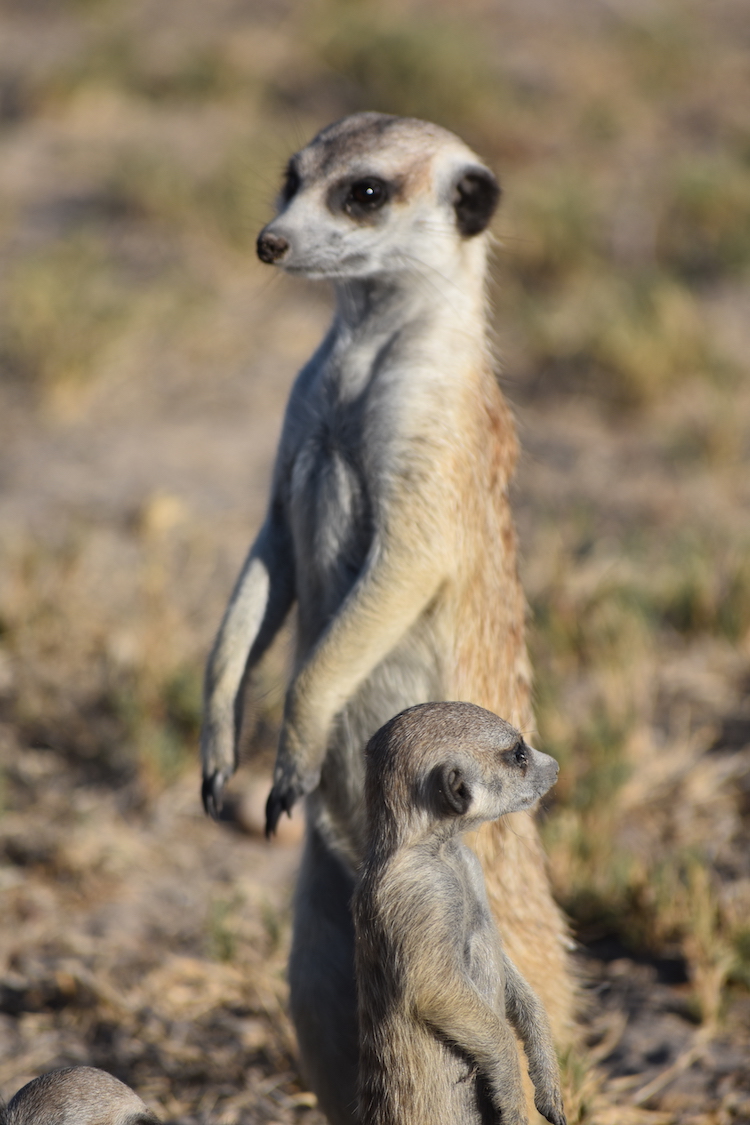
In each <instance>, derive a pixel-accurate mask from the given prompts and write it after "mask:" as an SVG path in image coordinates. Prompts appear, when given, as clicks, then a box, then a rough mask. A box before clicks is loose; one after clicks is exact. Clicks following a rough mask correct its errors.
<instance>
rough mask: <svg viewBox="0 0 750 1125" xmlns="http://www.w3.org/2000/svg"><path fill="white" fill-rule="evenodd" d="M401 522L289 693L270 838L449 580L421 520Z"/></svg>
mask: <svg viewBox="0 0 750 1125" xmlns="http://www.w3.org/2000/svg"><path fill="white" fill-rule="evenodd" d="M401 521H403V523H401ZM393 522H394V524H395V525H396V526H397V527H399V532H398V535H396V534H394V535H391V536H386V537H385V539H386V542H387V546H384V547H381V546H380V545H379V543H378V542H376V544H375V546H374V547H373V549H372V551H371V552H370V556H369V559H368V561H367V563H366V565H365V567H364V569H363V572H362V574H361V575H360V577H359V578H358V580H357V582H356V583H355V585H354V586H353V587H352V589H351V591H350V592H349V594H348V596H347V598H346V599H345V601H344V603H343V605H342V606H341V608H340V610H339V611H338V613H337V614H336V616H335V617H334V618H333V620H332V621H331V623H330V625H329V626H328V628H327V629H326V631H325V632H324V633H323V635H322V637H321V638H320V640H319V642H318V644H317V645H316V647H315V648H314V650H313V651H312V653H311V655H310V657H309V658H308V660H307V661H306V662H305V664H304V665H303V666H302V668H301V669H300V671H299V673H298V675H297V677H296V678H295V680H294V681H293V683H292V684H291V686H290V688H289V691H288V694H287V700H286V706H285V711H284V725H283V727H282V732H281V739H280V742H279V752H278V757H277V759H276V769H275V772H274V787H273V790H272V791H271V795H270V797H269V800H268V806H267V810H266V817H267V821H266V823H267V831H269V832H273V831H274V829H275V827H276V823H277V822H278V819H279V816H280V815H281V812H282V811H284V810H285V811H287V812H288V811H289V810H290V809H291V807H292V805H293V804H294V802H295V801H296V800H297V798H298V797H300V796H302V795H303V794H305V793H310V792H312V790H313V789H314V788H315V786H316V785H317V784H318V781H319V779H320V771H321V768H322V765H323V759H324V756H325V750H326V739H327V736H328V731H329V728H330V726H331V723H332V721H333V719H334V716H335V715H336V713H337V712H338V711H340V710H341V708H342V707H343V706H344V705H345V704H346V702H347V700H349V699H350V698H351V696H352V695H353V694H354V692H355V691H356V690H357V688H358V687H359V685H360V684H361V683H362V681H363V680H365V679H366V678H367V676H368V675H369V674H370V673H371V672H372V671H373V669H374V668H375V667H376V666H377V665H378V664H379V663H380V661H381V660H383V658H384V657H386V656H387V655H388V653H389V652H390V651H391V650H392V649H393V648H394V647H395V645H396V644H397V643H398V642H399V641H400V640H401V638H402V637H403V635H404V634H405V633H406V631H407V630H408V629H409V627H410V626H411V625H412V624H413V623H414V622H415V621H416V620H417V618H418V617H419V615H420V614H421V613H422V611H423V610H424V609H425V607H426V606H427V605H429V603H430V601H431V600H432V599H433V598H434V596H435V594H436V592H437V590H438V589H439V587H440V584H441V582H442V581H443V579H444V577H445V573H446V568H445V566H444V563H443V561H442V559H441V558H440V553H441V552H440V548H439V547H438V546H436V547H435V548H434V549H432V548H431V547H429V546H428V545H427V544H426V543H425V538H426V537H425V535H424V534H423V533H422V534H420V529H419V527H418V526H415V523H416V521H415V519H414V517H413V515H412V514H411V513H409V512H405V513H404V514H403V515H402V516H400V517H399V516H398V515H396V516H395V517H394V519H393ZM404 529H407V530H408V532H409V534H408V536H407V535H406V534H405V533H404Z"/></svg>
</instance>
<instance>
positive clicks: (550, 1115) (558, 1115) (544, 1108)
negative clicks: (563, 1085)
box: [534, 1094, 567, 1125]
mask: <svg viewBox="0 0 750 1125" xmlns="http://www.w3.org/2000/svg"><path fill="white" fill-rule="evenodd" d="M534 1105H535V1106H536V1108H537V1109H538V1110H539V1112H540V1113H541V1115H542V1117H545V1118H546V1119H547V1121H549V1122H551V1125H567V1122H566V1119H565V1111H564V1109H563V1107H562V1098H561V1097H560V1095H559V1094H556V1095H553V1097H551V1098H550V1099H546V1098H540V1097H537V1098H535V1099H534Z"/></svg>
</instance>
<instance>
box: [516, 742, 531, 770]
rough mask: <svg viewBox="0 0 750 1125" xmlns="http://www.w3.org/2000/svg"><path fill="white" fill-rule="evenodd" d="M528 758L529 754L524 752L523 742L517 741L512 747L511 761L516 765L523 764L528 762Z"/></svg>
mask: <svg viewBox="0 0 750 1125" xmlns="http://www.w3.org/2000/svg"><path fill="white" fill-rule="evenodd" d="M528 760H529V756H528V754H527V753H526V747H525V746H524V744H523V742H519V743H518V744H517V745H516V746H515V747H514V748H513V761H514V762H515V763H516V765H518V766H525V765H526V764H527V763H528Z"/></svg>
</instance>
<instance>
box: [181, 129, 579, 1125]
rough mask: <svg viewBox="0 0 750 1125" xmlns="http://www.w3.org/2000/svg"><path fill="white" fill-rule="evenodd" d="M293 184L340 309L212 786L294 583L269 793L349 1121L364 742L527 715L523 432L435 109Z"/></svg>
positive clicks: (289, 261) (312, 390) (350, 146)
mask: <svg viewBox="0 0 750 1125" xmlns="http://www.w3.org/2000/svg"><path fill="white" fill-rule="evenodd" d="M294 161H295V168H296V169H297V170H298V173H299V178H300V185H299V189H298V190H297V192H296V193H295V194H294V195H293V196H292V198H291V199H290V200H289V201H283V200H282V202H281V203H280V208H279V214H278V216H277V217H276V218H275V219H273V220H272V222H271V223H269V225H268V226H267V227H266V228H265V230H264V232H262V234H261V237H263V234H270V235H271V236H273V238H281V239H283V240H284V242H286V243H287V247H288V248H287V249H286V251H285V252H284V254H283V255H282V256H281V257H280V258H279V259H278V262H279V264H280V265H281V266H282V268H285V269H288V270H290V271H293V272H297V273H301V274H305V275H307V276H311V277H327V278H329V279H330V280H331V281H332V282H333V286H334V291H335V297H336V311H335V315H334V318H333V322H332V324H331V327H330V329H329V331H328V333H327V334H326V336H325V338H324V340H323V342H322V343H321V345H320V347H319V348H318V350H317V351H316V352H315V354H314V355H313V356H312V358H311V359H310V361H309V362H308V363H307V364H306V365H305V367H304V368H303V369H302V371H301V372H300V374H299V376H298V378H297V381H296V383H295V385H294V388H293V390H292V393H291V396H290V399H289V403H288V406H287V410H286V416H285V419H284V426H283V432H282V436H281V441H280V445H279V450H278V454H277V459H276V465H275V470H274V476H273V484H272V489H271V498H270V503H269V507H268V514H267V516H266V520H265V523H264V525H263V527H262V528H261V530H260V532H259V534H258V537H257V539H256V541H255V544H254V545H253V547H252V550H251V552H250V555H249V557H248V561H247V563H246V564H245V568H244V570H243V572H242V574H241V576H240V578H239V581H238V584H237V586H236V589H235V592H234V594H233V596H232V600H231V602H230V605H229V608H228V609H227V612H226V615H225V618H224V621H223V623H222V626H221V629H220V631H219V635H218V637H217V640H216V644H215V646H214V650H213V653H212V655H211V658H210V661H209V664H208V668H207V673H206V709H205V720H204V729H203V739H202V745H203V770H204V794H205V799H206V804H207V807H208V808H209V809H210V810H211V809H215V807H216V805H217V804H218V803H219V802H220V800H221V791H222V787H223V785H224V783H225V781H226V780H227V778H228V777H229V776H230V775H231V773H232V772H233V770H234V768H235V764H236V744H237V736H238V730H239V725H240V722H241V717H242V699H243V690H242V688H243V681H244V676H245V675H246V672H247V670H249V669H250V668H252V667H253V666H254V665H255V663H256V662H257V661H258V660H259V658H260V657H261V655H262V654H263V652H264V651H265V649H266V648H267V647H268V645H269V643H270V641H271V640H272V638H273V636H274V635H275V633H276V632H277V630H278V629H279V627H280V625H281V624H282V622H283V620H284V619H285V617H286V615H287V613H288V612H289V610H290V609H291V607H292V605H293V603H295V602H296V607H297V615H296V624H297V634H296V635H297V650H296V660H295V666H294V672H293V676H292V680H291V683H290V685H289V689H288V693H287V697H286V705H285V711H284V721H283V726H282V731H281V739H280V745H279V754H278V759H277V765H276V773H275V784H274V794H273V797H272V801H276V807H277V808H279V807H281V803H282V802H286V803H287V804H288V803H290V802H291V801H292V800H294V799H295V797H297V796H298V795H299V794H301V793H306V794H309V796H308V799H307V822H308V834H307V843H306V849H305V854H304V857H303V860H302V868H301V872H300V878H299V883H298V889H297V896H296V904H295V929H294V939H293V949H292V957H291V962H290V986H291V1006H292V1014H293V1017H294V1021H295V1025H296V1029H297V1033H298V1038H299V1043H300V1053H301V1057H302V1062H303V1066H304V1069H305V1073H306V1075H307V1079H308V1081H309V1082H310V1084H311V1085H312V1087H313V1089H314V1090H315V1091H316V1093H317V1094H318V1097H319V1100H320V1103H321V1105H322V1107H323V1109H324V1110H325V1112H326V1113H327V1114H328V1116H329V1118H330V1119H331V1120H332V1121H334V1122H336V1123H337V1125H339V1123H340V1125H344V1123H347V1122H351V1121H352V1120H353V1117H352V1115H353V1112H354V1109H353V1107H354V1099H355V1074H356V1065H357V1055H356V1025H355V1012H354V979H353V978H354V968H353V929H352V923H351V916H350V912H349V908H348V902H349V898H350V895H351V890H352V885H353V882H352V881H353V876H354V873H355V871H356V869H357V867H358V865H359V863H360V862H361V858H362V855H363V848H364V808H363V785H364V760H363V747H364V745H365V743H366V742H367V740H368V739H369V738H370V736H371V735H372V734H373V732H374V731H375V730H377V729H378V727H380V726H381V725H382V724H383V723H384V722H385V721H386V720H387V719H389V718H390V717H391V716H392V715H394V714H396V713H397V712H399V711H401V710H402V709H403V708H405V707H407V706H410V705H412V704H415V703H420V702H425V701H428V700H440V699H458V700H473V701H474V702H476V703H479V704H481V705H482V706H485V707H487V708H489V709H490V710H492V711H495V712H498V713H500V714H503V715H506V716H507V717H508V719H509V720H510V721H511V722H512V723H513V724H514V725H515V726H516V727H518V728H519V729H521V730H529V729H531V727H532V713H531V705H530V695H531V682H530V672H529V664H528V660H527V655H526V648H525V642H524V615H525V605H524V599H523V595H522V592H521V588H520V585H519V581H518V576H517V570H516V539H515V533H514V529H513V523H512V519H511V513H510V505H509V501H508V487H509V483H510V479H511V476H512V473H513V469H514V465H515V461H516V455H517V444H516V435H515V430H514V426H513V421H512V418H511V415H510V411H509V409H508V407H507V404H506V403H505V401H504V399H503V396H502V394H501V392H500V389H499V387H498V382H497V378H496V375H495V372H494V369H493V360H492V356H491V352H490V347H489V343H488V337H487V308H486V295H485V274H486V253H487V234H486V233H477V234H475V235H474V236H473V237H465V236H463V235H462V234H461V231H460V230H459V226H458V220H457V213H456V185H457V183H458V182H459V181H460V178H461V177H462V176H463V175H465V174H466V172H467V170H469V171H473V172H474V173H476V172H478V173H479V174H481V175H485V176H487V177H490V176H491V173H489V172H488V171H486V169H483V166H482V164H481V161H479V160H478V158H477V157H476V155H475V154H474V153H473V152H471V150H470V149H468V148H467V147H466V146H465V145H464V144H463V142H461V141H460V140H459V139H458V138H457V137H455V136H453V135H452V134H451V133H448V132H446V131H445V130H443V129H440V128H438V127H437V126H435V125H430V124H427V123H425V122H420V121H414V120H411V119H400V118H391V117H385V116H383V115H380V114H362V115H357V116H355V117H351V118H346V119H344V121H342V122H339V123H337V124H336V125H333V126H330V127H329V128H328V129H325V130H323V132H322V133H321V134H319V136H318V137H317V138H315V139H314V140H313V141H312V142H311V143H310V145H308V146H307V147H306V148H305V149H303V150H302V151H301V153H298V154H297V156H296V157H295V158H294ZM370 174H376V175H378V176H380V177H383V178H384V179H388V180H391V181H393V182H398V184H400V188H399V190H398V192H396V193H395V194H394V196H393V198H392V200H391V201H390V202H389V203H388V205H387V206H386V207H385V208H384V209H382V210H381V211H380V212H379V213H378V214H377V216H375V215H373V217H372V219H371V220H367V221H360V220H355V219H352V218H351V217H350V216H349V215H347V214H346V213H345V212H343V211H341V210H339V211H338V212H336V213H333V212H332V211H331V209H330V207H329V205H328V201H329V200H330V198H331V196H330V190H331V188H332V186H334V185H336V184H337V183H339V182H341V180H342V178H344V177H347V176H349V177H351V176H363V175H370ZM474 847H475V849H476V852H477V854H478V856H479V857H480V859H481V862H482V866H483V868H484V870H485V874H486V877H487V882H488V892H489V898H490V902H491V904H492V907H493V910H494V912H495V915H496V917H497V919H498V922H499V925H500V928H501V930H502V932H503V934H504V935H505V941H506V945H507V948H508V952H509V954H510V956H511V957H512V958H513V960H514V962H515V963H516V964H517V965H518V967H519V969H520V970H521V972H522V973H523V975H524V976H525V977H526V978H527V979H528V980H529V981H530V982H531V983H532V984H533V986H534V988H535V989H536V991H537V992H538V993H539V995H540V997H541V998H542V999H543V1001H544V1003H545V1006H546V1008H547V1011H548V1012H549V1015H550V1018H551V1021H552V1025H553V1028H554V1030H555V1034H556V1036H557V1037H558V1040H559V1041H560V1042H562V1041H564V1040H565V1038H566V1036H567V1035H568V1034H569V1031H570V1023H571V1015H572V1008H573V1004H572V1000H573V987H572V983H571V976H570V973H569V969H568V965H567V953H566V949H567V944H568V937H567V933H566V928H565V925H564V923H563V920H562V918H561V916H560V914H559V912H558V910H557V908H556V907H555V905H554V903H553V901H552V898H551V895H550V891H549V885H548V880H547V876H546V872H545V866H544V857H543V855H542V851H541V848H540V844H539V840H538V837H537V832H536V828H535V825H534V820H533V816H532V815H530V814H529V813H526V812H524V813H517V814H513V815H512V816H511V817H509V818H507V819H506V820H505V821H504V822H502V823H501V824H488V825H485V826H484V827H483V828H482V829H481V830H480V831H479V833H478V835H477V837H476V839H475V841H474Z"/></svg>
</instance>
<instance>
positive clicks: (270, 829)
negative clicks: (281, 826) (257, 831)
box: [266, 786, 295, 840]
mask: <svg viewBox="0 0 750 1125" xmlns="http://www.w3.org/2000/svg"><path fill="white" fill-rule="evenodd" d="M294 800H295V798H294V795H293V794H292V793H289V792H286V793H279V791H278V790H277V789H276V787H275V786H274V788H273V789H272V790H271V792H270V793H269V794H268V800H267V801H266V839H267V840H270V839H271V837H272V836H273V834H274V832H275V831H276V827H277V825H278V823H279V820H280V818H281V814H282V813H283V812H285V813H286V814H287V816H291V815H292V805H293V804H294Z"/></svg>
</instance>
